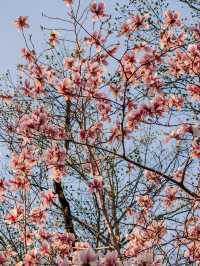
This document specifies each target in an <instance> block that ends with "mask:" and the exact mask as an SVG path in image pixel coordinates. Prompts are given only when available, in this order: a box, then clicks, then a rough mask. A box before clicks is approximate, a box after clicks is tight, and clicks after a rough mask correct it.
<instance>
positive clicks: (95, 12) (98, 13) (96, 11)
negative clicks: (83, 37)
mask: <svg viewBox="0 0 200 266" xmlns="http://www.w3.org/2000/svg"><path fill="white" fill-rule="evenodd" d="M105 9H106V6H105V4H104V3H103V2H100V3H95V2H93V3H92V4H91V5H90V11H91V13H92V19H93V20H94V21H98V20H101V19H103V18H104V17H106V13H105Z"/></svg>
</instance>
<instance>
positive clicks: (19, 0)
mask: <svg viewBox="0 0 200 266" xmlns="http://www.w3.org/2000/svg"><path fill="white" fill-rule="evenodd" d="M89 2H90V0H81V3H82V5H84V6H85V5H87V3H89ZM104 2H105V3H106V6H107V9H108V12H109V13H112V10H113V11H114V7H115V2H116V0H104ZM118 2H119V3H120V4H124V3H126V2H128V0H118ZM169 2H170V4H171V7H172V8H173V9H179V8H180V6H179V5H177V3H178V1H177V0H169ZM182 11H184V10H182ZM42 12H43V13H45V14H47V15H49V16H58V17H65V16H66V12H67V7H66V6H65V5H64V4H63V1H62V0H35V1H34V0H6V1H1V3H0V32H1V41H0V59H1V64H0V73H2V72H5V71H6V70H7V69H11V70H14V69H15V66H16V65H17V64H18V63H20V50H21V48H22V47H24V42H23V39H22V36H21V34H20V33H19V32H18V31H17V30H16V29H15V27H14V20H15V19H16V18H17V17H19V16H20V15H22V16H29V21H30V25H31V28H30V33H32V34H33V40H34V43H35V44H36V46H37V47H41V46H42V43H43V38H42V34H41V31H40V25H41V24H45V22H46V20H45V19H44V18H42ZM183 13H184V12H183ZM46 24H47V23H46Z"/></svg>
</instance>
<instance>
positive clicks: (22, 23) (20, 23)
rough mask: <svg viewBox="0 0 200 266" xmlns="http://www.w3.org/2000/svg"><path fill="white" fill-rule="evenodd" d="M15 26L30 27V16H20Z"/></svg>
mask: <svg viewBox="0 0 200 266" xmlns="http://www.w3.org/2000/svg"><path fill="white" fill-rule="evenodd" d="M15 26H16V28H17V29H19V30H24V29H26V28H29V24H28V17H24V16H20V17H18V19H16V20H15Z"/></svg>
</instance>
